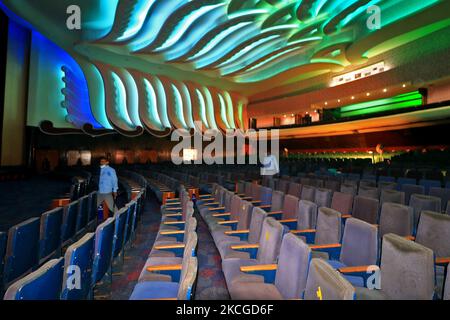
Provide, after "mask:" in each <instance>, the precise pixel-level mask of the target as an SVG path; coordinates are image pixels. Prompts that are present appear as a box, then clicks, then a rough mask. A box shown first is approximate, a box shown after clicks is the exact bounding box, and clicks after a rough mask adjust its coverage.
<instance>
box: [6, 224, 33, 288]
mask: <svg viewBox="0 0 450 320" xmlns="http://www.w3.org/2000/svg"><path fill="white" fill-rule="evenodd" d="M38 253H39V218H31V219H28V220H26V221H24V222H22V223H19V224H18V225H15V226H13V227H11V228H10V229H9V231H8V243H7V247H6V254H5V270H4V276H3V281H4V287H5V288H6V287H8V286H9V285H10V284H11V282H13V281H16V280H17V279H19V278H20V277H22V276H24V275H26V274H27V273H29V272H31V271H32V270H33V269H34V268H35V267H36V266H37V265H38Z"/></svg>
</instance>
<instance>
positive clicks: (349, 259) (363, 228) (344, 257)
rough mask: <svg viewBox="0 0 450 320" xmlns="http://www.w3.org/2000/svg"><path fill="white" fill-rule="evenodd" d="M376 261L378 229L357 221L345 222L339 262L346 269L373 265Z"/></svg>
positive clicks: (353, 219) (351, 219) (349, 220)
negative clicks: (346, 267)
mask: <svg viewBox="0 0 450 320" xmlns="http://www.w3.org/2000/svg"><path fill="white" fill-rule="evenodd" d="M377 260H378V228H377V226H375V225H373V224H369V223H367V222H364V221H362V220H359V219H355V218H350V219H347V221H346V222H345V228H344V235H343V236H342V248H341V256H340V261H341V262H342V263H343V264H345V265H346V266H348V267H353V266H368V265H374V264H376V263H377Z"/></svg>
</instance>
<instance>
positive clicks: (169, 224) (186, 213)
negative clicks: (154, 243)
mask: <svg viewBox="0 0 450 320" xmlns="http://www.w3.org/2000/svg"><path fill="white" fill-rule="evenodd" d="M193 214H194V204H193V203H192V201H188V202H187V203H186V204H185V207H184V209H183V211H182V213H181V216H180V217H178V214H177V217H176V218H174V219H172V220H170V221H162V222H161V224H160V226H159V230H160V231H163V230H165V231H168V230H172V231H176V230H182V229H184V227H185V224H186V221H187V220H188V219H189V218H190V217H192V215H193Z"/></svg>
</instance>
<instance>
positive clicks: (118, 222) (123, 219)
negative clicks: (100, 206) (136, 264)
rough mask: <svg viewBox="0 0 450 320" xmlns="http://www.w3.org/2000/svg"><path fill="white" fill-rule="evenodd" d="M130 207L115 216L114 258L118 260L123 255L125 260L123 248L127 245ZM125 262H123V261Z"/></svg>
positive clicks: (124, 208)
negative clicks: (126, 232)
mask: <svg viewBox="0 0 450 320" xmlns="http://www.w3.org/2000/svg"><path fill="white" fill-rule="evenodd" d="M128 211H129V208H128V207H123V208H122V209H120V210H119V211H117V212H116V213H115V214H114V219H115V223H114V238H113V247H112V258H113V259H114V258H117V257H118V256H119V255H122V259H124V258H125V255H124V254H123V248H124V244H125V230H126V226H127V217H128ZM122 262H123V260H122Z"/></svg>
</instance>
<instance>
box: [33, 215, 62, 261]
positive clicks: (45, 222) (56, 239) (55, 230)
mask: <svg viewBox="0 0 450 320" xmlns="http://www.w3.org/2000/svg"><path fill="white" fill-rule="evenodd" d="M63 214H64V208H62V207H59V208H56V209H53V210H50V211H47V212H44V213H43V214H42V215H41V231H40V239H39V264H42V263H45V262H46V261H47V260H48V259H50V258H53V257H57V256H59V255H60V254H61V224H62V220H63Z"/></svg>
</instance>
